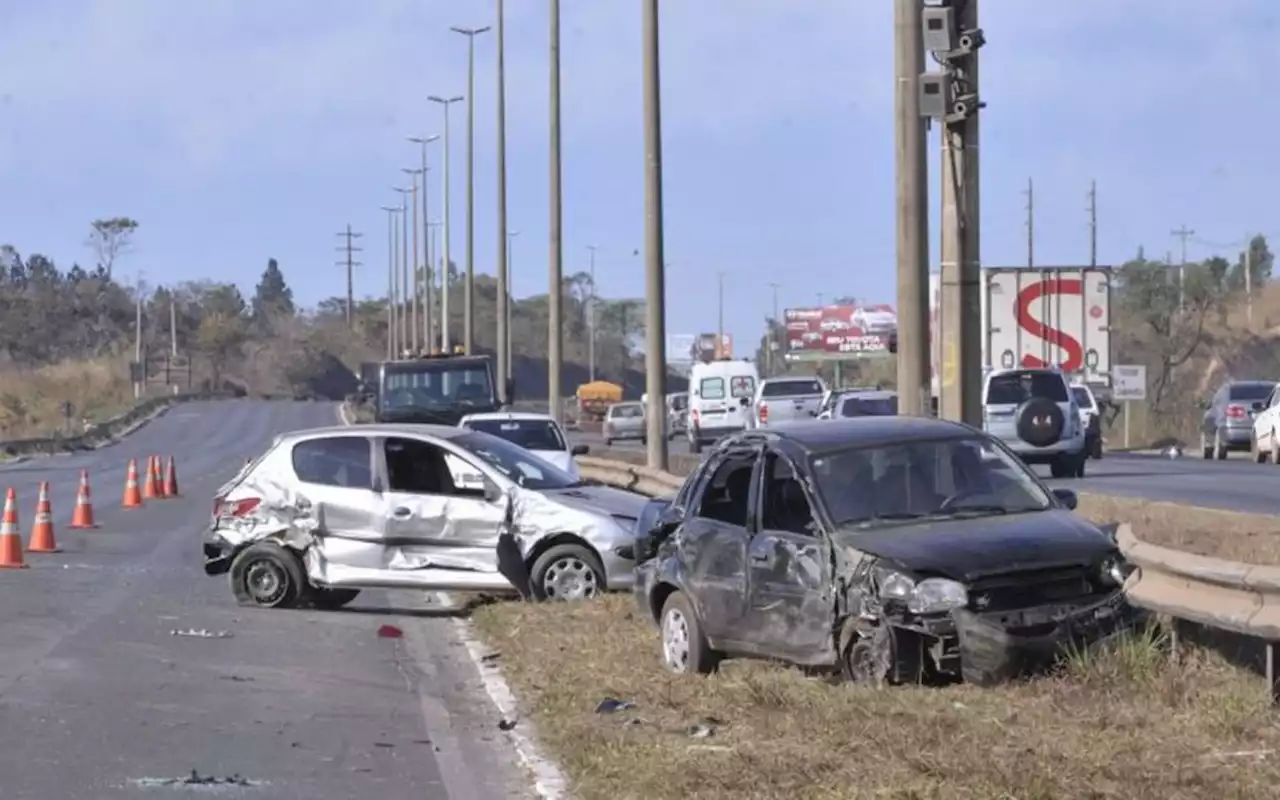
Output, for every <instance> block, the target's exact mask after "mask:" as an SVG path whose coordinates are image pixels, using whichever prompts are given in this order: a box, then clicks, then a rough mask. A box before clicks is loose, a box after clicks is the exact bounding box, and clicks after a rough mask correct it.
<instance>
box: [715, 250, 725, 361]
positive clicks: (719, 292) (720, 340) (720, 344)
mask: <svg viewBox="0 0 1280 800" xmlns="http://www.w3.org/2000/svg"><path fill="white" fill-rule="evenodd" d="M716 358H724V271H723V270H722V271H720V272H717V273H716Z"/></svg>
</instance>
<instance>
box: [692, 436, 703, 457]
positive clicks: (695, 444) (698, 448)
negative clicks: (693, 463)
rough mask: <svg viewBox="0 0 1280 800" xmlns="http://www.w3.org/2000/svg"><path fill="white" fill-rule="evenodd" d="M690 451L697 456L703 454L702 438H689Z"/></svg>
mask: <svg viewBox="0 0 1280 800" xmlns="http://www.w3.org/2000/svg"><path fill="white" fill-rule="evenodd" d="M689 452H690V453H693V454H694V455H695V456H697V455H701V454H702V440H701V439H690V440H689Z"/></svg>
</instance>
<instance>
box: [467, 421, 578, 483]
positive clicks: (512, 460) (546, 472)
mask: <svg viewBox="0 0 1280 800" xmlns="http://www.w3.org/2000/svg"><path fill="white" fill-rule="evenodd" d="M450 441H451V442H453V443H454V444H456V445H457V446H459V447H461V448H463V449H464V450H467V451H469V452H471V453H474V454H475V455H477V456H479V457H480V458H482V459H484V460H485V461H486V462H488V463H489V464H490V465H491V466H492V467H493V468H494V469H496V470H497V471H498V472H500V473H502V474H503V475H504V476H506V478H507V479H508V480H510V481H511V482H512V483H514V484H516V485H517V486H520V487H522V488H525V489H568V488H570V487H572V486H577V485H578V483H579V482H578V481H576V480H574V478H573V476H572V475H570V474H569V473H567V472H565V471H564V470H562V469H560V468H559V467H557V466H555V465H554V464H552V463H550V462H548V461H546V460H544V459H541V458H539V457H538V456H536V455H534V454H533V453H530V452H529V451H528V450H526V449H524V448H523V447H520V446H518V445H515V444H512V443H511V442H508V441H507V440H505V439H500V438H498V437H497V436H490V435H489V434H487V433H482V432H480V431H472V432H470V433H464V434H462V435H460V436H454V437H453V438H452V439H450Z"/></svg>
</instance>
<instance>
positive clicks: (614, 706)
mask: <svg viewBox="0 0 1280 800" xmlns="http://www.w3.org/2000/svg"><path fill="white" fill-rule="evenodd" d="M635 707H636V704H635V703H633V702H631V701H630V700H619V699H617V698H616V697H606V698H605V699H603V700H601V701H600V703H599V704H598V705H596V713H597V714H614V713H617V712H618V711H628V710H630V709H633V708H635Z"/></svg>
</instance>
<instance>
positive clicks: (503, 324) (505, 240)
mask: <svg viewBox="0 0 1280 800" xmlns="http://www.w3.org/2000/svg"><path fill="white" fill-rule="evenodd" d="M497 11H498V91H497V95H498V114H497V116H498V348H497V349H498V385H499V386H501V387H502V392H503V394H504V395H505V394H506V391H507V381H508V380H510V379H511V378H512V374H511V275H510V274H509V272H508V270H509V269H510V259H509V258H508V256H507V245H508V244H509V242H510V234H509V233H508V231H507V61H506V58H507V57H506V47H507V44H506V9H505V7H504V4H503V0H498V9H497ZM514 400H515V398H514V397H507V398H506V402H507V403H508V404H509V403H511V402H513V401H514Z"/></svg>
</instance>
